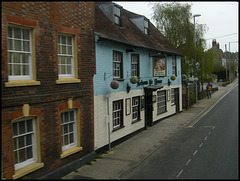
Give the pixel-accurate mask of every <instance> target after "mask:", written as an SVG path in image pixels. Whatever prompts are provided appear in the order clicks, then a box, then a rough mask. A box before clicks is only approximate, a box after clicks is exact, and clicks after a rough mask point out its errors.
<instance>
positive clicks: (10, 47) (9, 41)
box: [8, 39, 13, 50]
mask: <svg viewBox="0 0 240 181" xmlns="http://www.w3.org/2000/svg"><path fill="white" fill-rule="evenodd" d="M12 49H13V40H12V39H8V50H12Z"/></svg>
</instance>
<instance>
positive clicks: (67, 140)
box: [61, 110, 77, 151]
mask: <svg viewBox="0 0 240 181" xmlns="http://www.w3.org/2000/svg"><path fill="white" fill-rule="evenodd" d="M76 127H77V126H76V111H75V110H68V111H64V112H62V113H61V138H62V151H65V150H67V149H69V148H72V147H75V146H77V136H76V135H77V132H76Z"/></svg>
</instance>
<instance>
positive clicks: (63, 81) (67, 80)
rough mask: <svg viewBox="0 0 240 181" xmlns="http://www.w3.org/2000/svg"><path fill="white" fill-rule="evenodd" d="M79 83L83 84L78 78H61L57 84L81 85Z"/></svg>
mask: <svg viewBox="0 0 240 181" xmlns="http://www.w3.org/2000/svg"><path fill="white" fill-rule="evenodd" d="M79 82H81V80H80V79H76V78H60V79H58V80H56V84H71V83H79Z"/></svg>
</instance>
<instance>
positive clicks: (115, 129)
mask: <svg viewBox="0 0 240 181" xmlns="http://www.w3.org/2000/svg"><path fill="white" fill-rule="evenodd" d="M124 127H125V126H119V127H118V128H114V129H113V130H112V132H114V131H117V130H119V129H122V128H124Z"/></svg>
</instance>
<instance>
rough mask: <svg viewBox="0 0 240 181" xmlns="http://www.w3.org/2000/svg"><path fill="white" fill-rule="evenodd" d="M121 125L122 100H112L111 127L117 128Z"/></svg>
mask: <svg viewBox="0 0 240 181" xmlns="http://www.w3.org/2000/svg"><path fill="white" fill-rule="evenodd" d="M122 125H123V101H122V100H120V101H114V102H113V129H118V128H120V127H121V126H122Z"/></svg>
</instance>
